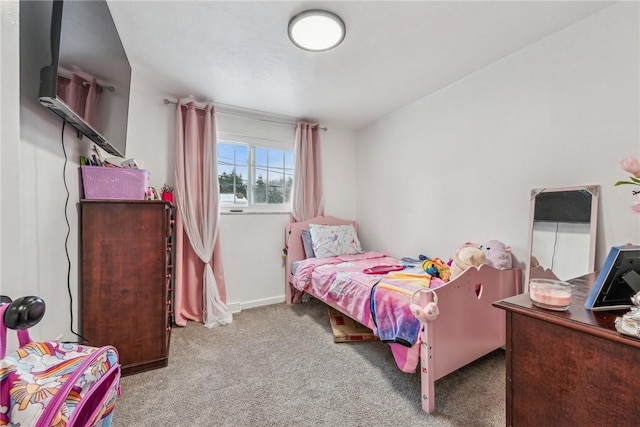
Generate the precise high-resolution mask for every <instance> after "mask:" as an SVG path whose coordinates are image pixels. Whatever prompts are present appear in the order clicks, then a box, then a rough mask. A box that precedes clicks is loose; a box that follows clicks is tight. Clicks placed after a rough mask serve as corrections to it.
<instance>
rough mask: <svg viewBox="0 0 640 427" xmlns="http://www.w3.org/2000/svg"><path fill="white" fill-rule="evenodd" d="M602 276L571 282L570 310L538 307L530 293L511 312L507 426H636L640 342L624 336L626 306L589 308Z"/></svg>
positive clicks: (515, 300) (510, 303)
mask: <svg viewBox="0 0 640 427" xmlns="http://www.w3.org/2000/svg"><path fill="white" fill-rule="evenodd" d="M596 277H597V274H596V273H593V274H589V275H586V276H582V277H579V278H577V279H573V280H570V281H569V282H570V283H571V284H572V286H573V288H572V298H571V306H570V307H569V310H568V311H553V310H545V309H542V308H538V307H536V306H535V305H533V304H532V303H531V300H530V299H529V296H528V294H520V295H516V296H514V297H511V298H507V299H504V300H501V301H498V302H496V303H494V306H495V307H498V308H501V309H504V310H505V311H506V330H507V342H506V349H507V351H506V357H505V363H506V425H507V426H509V427H513V426H516V427H519V426H544V427H556V426H557V427H566V426H625V427H626V426H638V425H640V418H639V417H638V415H637V410H636V408H639V407H640V385H639V383H638V381H637V380H636V378H635V373H636V372H637V371H638V366H640V351H638V350H640V340H639V339H635V338H633V337H628V336H626V335H622V334H619V333H618V332H617V331H616V330H615V327H614V321H615V319H616V317H618V316H621V315H623V314H624V313H625V312H626V311H627V310H626V309H625V310H616V311H592V310H588V309H586V308H585V307H584V303H585V301H586V298H587V296H588V295H589V292H590V290H591V288H592V287H593V283H594V281H595V278H596Z"/></svg>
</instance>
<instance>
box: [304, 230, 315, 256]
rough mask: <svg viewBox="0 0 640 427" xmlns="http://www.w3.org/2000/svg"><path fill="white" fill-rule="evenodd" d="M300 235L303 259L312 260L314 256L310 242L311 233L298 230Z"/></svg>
mask: <svg viewBox="0 0 640 427" xmlns="http://www.w3.org/2000/svg"><path fill="white" fill-rule="evenodd" d="M300 233H301V235H302V246H304V256H305V258H314V257H315V256H316V254H315V253H314V252H313V243H312V242H311V232H309V230H300Z"/></svg>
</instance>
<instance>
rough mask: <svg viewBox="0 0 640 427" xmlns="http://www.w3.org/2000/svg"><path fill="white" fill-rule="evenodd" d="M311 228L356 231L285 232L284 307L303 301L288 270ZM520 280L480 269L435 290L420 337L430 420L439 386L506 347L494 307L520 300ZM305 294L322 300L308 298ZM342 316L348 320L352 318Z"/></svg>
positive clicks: (329, 220)
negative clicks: (434, 305) (434, 307)
mask: <svg viewBox="0 0 640 427" xmlns="http://www.w3.org/2000/svg"><path fill="white" fill-rule="evenodd" d="M309 224H327V225H345V224H353V225H354V226H356V225H357V224H356V222H355V221H345V220H341V219H338V218H335V217H331V216H320V217H316V218H312V219H310V220H308V221H303V222H296V223H291V224H288V225H287V226H286V228H285V238H286V241H287V245H288V255H287V259H286V263H285V264H286V266H285V274H286V283H285V286H286V302H287V303H288V304H290V303H293V302H298V301H299V299H300V296H301V293H300V292H299V291H297V290H296V289H294V288H293V285H292V282H293V276H292V275H291V264H292V263H293V262H294V261H299V260H302V259H304V258H305V256H304V248H303V245H302V238H301V233H300V231H301V230H302V229H308V228H309ZM520 277H521V275H520V270H519V269H511V270H497V269H495V268H492V267H489V266H487V265H482V266H481V267H480V268H476V267H470V268H468V269H467V270H465V271H464V272H463V273H462V274H461V275H460V276H458V277H456V278H455V279H454V280H452V281H450V282H448V283H447V284H445V285H443V286H440V287H438V288H436V289H435V292H436V294H437V295H438V308H439V309H440V315H439V316H438V318H437V319H436V320H435V321H433V322H426V323H424V324H423V326H424V327H423V328H422V333H421V334H420V341H421V344H420V366H419V368H420V377H421V380H420V381H421V402H422V409H423V410H424V411H425V412H428V413H430V414H431V413H433V412H434V411H435V382H436V381H437V380H439V379H440V378H442V377H444V376H446V375H448V374H450V373H451V372H453V371H455V370H457V369H459V368H461V367H463V366H465V365H467V364H469V363H471V362H473V361H474V360H476V359H478V358H480V357H482V356H484V355H486V354H488V353H490V352H492V351H493V350H496V349H498V348H500V347H503V346H504V344H505V339H506V327H505V312H504V310H500V309H498V308H496V307H493V305H492V304H493V302H495V301H498V300H501V299H503V298H508V297H510V296H513V295H516V294H518V293H519V292H520V289H521V287H520V284H521V278H520ZM309 294H311V295H313V296H314V297H316V298H318V299H320V300H322V298H319V297H318V296H317V295H314V294H313V293H312V292H309ZM423 295H424V294H423ZM425 298H426V296H425ZM323 302H325V303H326V304H328V305H330V306H332V307H333V308H335V309H337V310H339V311H341V312H343V313H344V309H342V308H340V307H336V306H335V305H333V304H331V303H330V302H328V301H323ZM423 305H424V304H423ZM344 314H345V315H347V316H351V315H350V313H344Z"/></svg>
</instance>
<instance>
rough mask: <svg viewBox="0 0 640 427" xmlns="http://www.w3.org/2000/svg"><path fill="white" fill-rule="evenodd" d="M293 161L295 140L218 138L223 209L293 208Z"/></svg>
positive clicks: (260, 210)
mask: <svg viewBox="0 0 640 427" xmlns="http://www.w3.org/2000/svg"><path fill="white" fill-rule="evenodd" d="M294 164H295V163H294V154H293V143H290V144H287V143H280V144H276V143H274V142H271V141H261V142H260V143H256V142H251V143H249V142H246V141H242V142H240V141H232V140H228V139H224V140H223V139H221V140H219V141H218V182H219V184H220V206H221V207H222V209H223V211H229V210H234V211H235V210H242V211H257V212H288V211H290V210H291V188H292V186H293V170H294Z"/></svg>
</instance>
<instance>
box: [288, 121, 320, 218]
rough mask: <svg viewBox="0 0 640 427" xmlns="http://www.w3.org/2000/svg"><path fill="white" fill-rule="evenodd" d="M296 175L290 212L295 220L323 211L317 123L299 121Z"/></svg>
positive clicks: (310, 216) (296, 144)
mask: <svg viewBox="0 0 640 427" xmlns="http://www.w3.org/2000/svg"><path fill="white" fill-rule="evenodd" d="M294 151H295V159H296V160H295V163H296V165H295V175H294V178H293V197H292V210H291V215H292V217H293V220H294V222H297V221H306V220H308V219H311V218H313V217H315V216H318V215H323V214H324V196H323V192H322V162H321V157H320V129H319V126H318V125H315V126H314V125H312V124H310V123H305V122H299V123H298V126H297V127H296V140H295V149H294Z"/></svg>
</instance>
